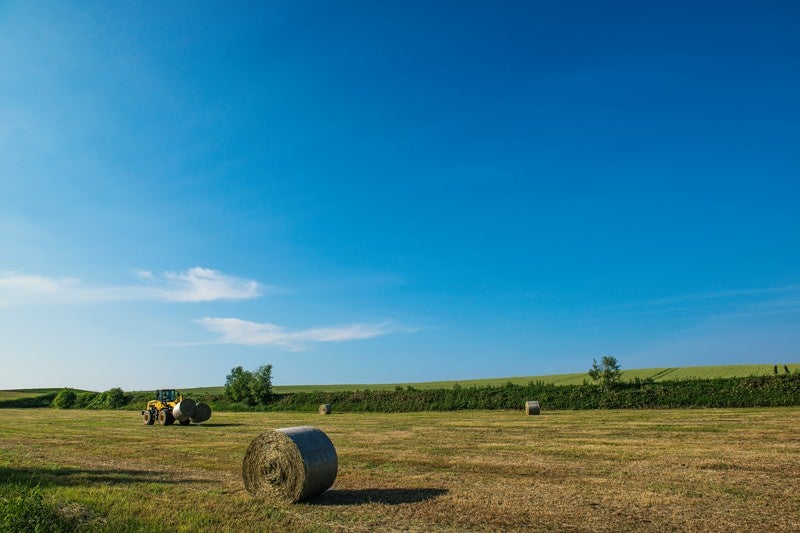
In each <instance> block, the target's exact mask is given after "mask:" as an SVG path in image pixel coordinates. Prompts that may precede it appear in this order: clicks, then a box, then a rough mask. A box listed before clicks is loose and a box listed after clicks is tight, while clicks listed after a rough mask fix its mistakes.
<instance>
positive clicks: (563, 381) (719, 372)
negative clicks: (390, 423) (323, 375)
mask: <svg viewBox="0 0 800 533" xmlns="http://www.w3.org/2000/svg"><path fill="white" fill-rule="evenodd" d="M786 366H787V367H788V368H789V370H790V371H792V372H800V363H790V364H787V365H786ZM773 371H774V365H725V366H684V367H674V368H669V367H667V368H639V369H634V370H625V369H623V374H622V378H623V379H624V380H626V381H633V380H635V379H636V378H639V379H647V378H652V379H653V380H654V381H666V380H676V379H714V378H736V377H748V376H763V375H768V374H772V373H773ZM778 372H779V373H781V374H783V373H784V369H783V363H780V364H778ZM584 379H588V378H587V375H586V372H580V373H576V374H553V375H549V376H515V377H506V378H488V379H465V380H460V381H427V382H422V383H378V384H365V383H354V384H344V385H276V386H275V387H273V390H274V391H275V392H276V393H279V394H284V393H291V392H318V391H319V392H340V391H352V390H365V389H369V390H374V391H378V390H395V389H396V388H397V387H401V388H407V387H413V388H415V389H420V390H427V389H451V388H453V386H455V385H456V384H458V385H461V386H462V387H471V386H479V387H480V386H486V385H492V386H498V385H505V384H506V383H509V382H510V383H514V384H515V385H527V384H528V383H530V382H531V381H533V382H536V381H541V382H544V383H552V384H554V385H580V384H581V383H583V380H584ZM181 390H182V391H183V392H184V393H186V394H197V395H199V394H222V393H223V392H224V387H202V388H193V389H181Z"/></svg>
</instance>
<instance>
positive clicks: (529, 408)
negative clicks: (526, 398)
mask: <svg viewBox="0 0 800 533" xmlns="http://www.w3.org/2000/svg"><path fill="white" fill-rule="evenodd" d="M540 412H541V409H540V408H539V402H537V401H533V402H525V414H526V415H538V414H539V413H540Z"/></svg>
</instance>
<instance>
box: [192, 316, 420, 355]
mask: <svg viewBox="0 0 800 533" xmlns="http://www.w3.org/2000/svg"><path fill="white" fill-rule="evenodd" d="M195 322H196V323H198V324H200V325H201V326H202V327H203V328H205V329H207V330H208V331H211V332H213V333H217V334H219V335H220V339H219V341H218V342H220V343H223V344H243V345H249V346H266V345H274V346H281V347H284V348H288V349H289V350H292V351H301V350H303V349H305V348H306V347H307V346H308V345H309V344H312V343H321V342H342V341H352V340H363V339H371V338H373V337H381V336H383V335H389V334H391V333H399V332H403V333H411V332H413V331H416V330H415V329H413V328H408V327H405V326H401V325H399V324H395V323H392V322H382V323H378V324H350V325H346V326H339V327H324V328H311V329H305V330H298V331H289V330H287V329H286V328H283V327H281V326H277V325H275V324H270V323H268V322H263V323H259V322H249V321H247V320H241V319H238V318H212V317H206V318H200V319H197V320H195Z"/></svg>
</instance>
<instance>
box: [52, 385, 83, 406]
mask: <svg viewBox="0 0 800 533" xmlns="http://www.w3.org/2000/svg"><path fill="white" fill-rule="evenodd" d="M77 398H78V394H77V393H76V392H75V391H74V390H72V389H63V390H61V391H59V393H58V394H57V395H56V397H55V398H54V399H53V407H58V408H59V409H69V408H71V407H72V406H74V405H75V400H76V399H77Z"/></svg>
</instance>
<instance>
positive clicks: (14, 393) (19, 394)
mask: <svg viewBox="0 0 800 533" xmlns="http://www.w3.org/2000/svg"><path fill="white" fill-rule="evenodd" d="M60 390H61V389H14V390H0V401H2V400H19V399H20V398H36V397H37V396H41V395H42V394H51V393H55V392H58V391H60Z"/></svg>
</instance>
